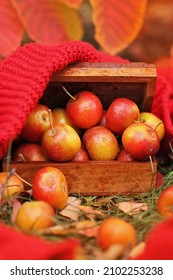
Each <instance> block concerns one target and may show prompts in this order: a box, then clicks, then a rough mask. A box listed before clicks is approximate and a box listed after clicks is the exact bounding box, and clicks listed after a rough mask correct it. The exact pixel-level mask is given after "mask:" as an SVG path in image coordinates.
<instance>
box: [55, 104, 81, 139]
mask: <svg viewBox="0 0 173 280" xmlns="http://www.w3.org/2000/svg"><path fill="white" fill-rule="evenodd" d="M52 117H53V124H54V125H56V124H58V123H62V124H67V125H69V126H71V127H72V128H74V129H75V130H76V132H77V133H78V134H79V135H81V133H82V130H81V129H80V128H78V127H75V126H74V125H73V124H72V123H71V121H70V120H69V118H68V117H67V113H66V110H65V109H64V108H55V109H53V110H52Z"/></svg>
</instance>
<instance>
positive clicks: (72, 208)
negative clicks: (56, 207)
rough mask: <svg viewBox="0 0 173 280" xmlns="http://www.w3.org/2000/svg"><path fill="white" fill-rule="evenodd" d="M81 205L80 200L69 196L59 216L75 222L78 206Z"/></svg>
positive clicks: (77, 215)
mask: <svg viewBox="0 0 173 280" xmlns="http://www.w3.org/2000/svg"><path fill="white" fill-rule="evenodd" d="M80 204H81V200H80V199H79V198H77V197H73V196H69V197H68V201H67V206H66V207H65V208H64V209H62V210H61V211H60V212H59V214H61V215H62V216H65V217H67V218H70V219H71V220H74V221H77V220H78V217H79V209H78V206H79V205H80Z"/></svg>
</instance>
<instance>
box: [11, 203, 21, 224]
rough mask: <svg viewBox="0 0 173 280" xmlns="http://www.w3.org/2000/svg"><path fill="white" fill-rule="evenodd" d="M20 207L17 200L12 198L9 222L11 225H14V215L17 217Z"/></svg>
mask: <svg viewBox="0 0 173 280" xmlns="http://www.w3.org/2000/svg"><path fill="white" fill-rule="evenodd" d="M20 206H21V203H20V202H19V200H17V199H15V198H14V199H13V210H12V213H11V222H12V223H15V220H16V215H17V212H18V210H19V208H20Z"/></svg>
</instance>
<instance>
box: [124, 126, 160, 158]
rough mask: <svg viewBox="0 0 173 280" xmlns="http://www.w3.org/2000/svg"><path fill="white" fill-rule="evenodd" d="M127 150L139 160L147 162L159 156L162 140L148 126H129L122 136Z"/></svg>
mask: <svg viewBox="0 0 173 280" xmlns="http://www.w3.org/2000/svg"><path fill="white" fill-rule="evenodd" d="M122 144H123V147H124V148H125V150H126V151H127V152H128V153H129V154H130V155H131V156H132V157H133V158H134V159H137V160H146V159H148V157H149V156H154V155H156V154H157V152H158V151H159V148H160V139H159V137H158V135H157V133H156V132H155V131H154V130H153V129H152V128H151V127H150V126H149V125H147V124H145V123H143V122H138V123H134V124H131V125H130V126H128V127H127V128H126V129H125V131H124V132H123V135H122Z"/></svg>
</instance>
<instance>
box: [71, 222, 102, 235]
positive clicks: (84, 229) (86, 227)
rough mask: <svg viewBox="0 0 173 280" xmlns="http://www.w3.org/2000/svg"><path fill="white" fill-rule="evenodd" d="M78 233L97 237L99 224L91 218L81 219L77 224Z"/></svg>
mask: <svg viewBox="0 0 173 280" xmlns="http://www.w3.org/2000/svg"><path fill="white" fill-rule="evenodd" d="M76 229H77V230H78V233H79V234H81V235H85V236H87V237H97V235H98V229H99V226H98V225H96V224H95V223H94V222H93V221H91V220H85V221H81V222H79V223H78V224H77V225H76Z"/></svg>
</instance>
